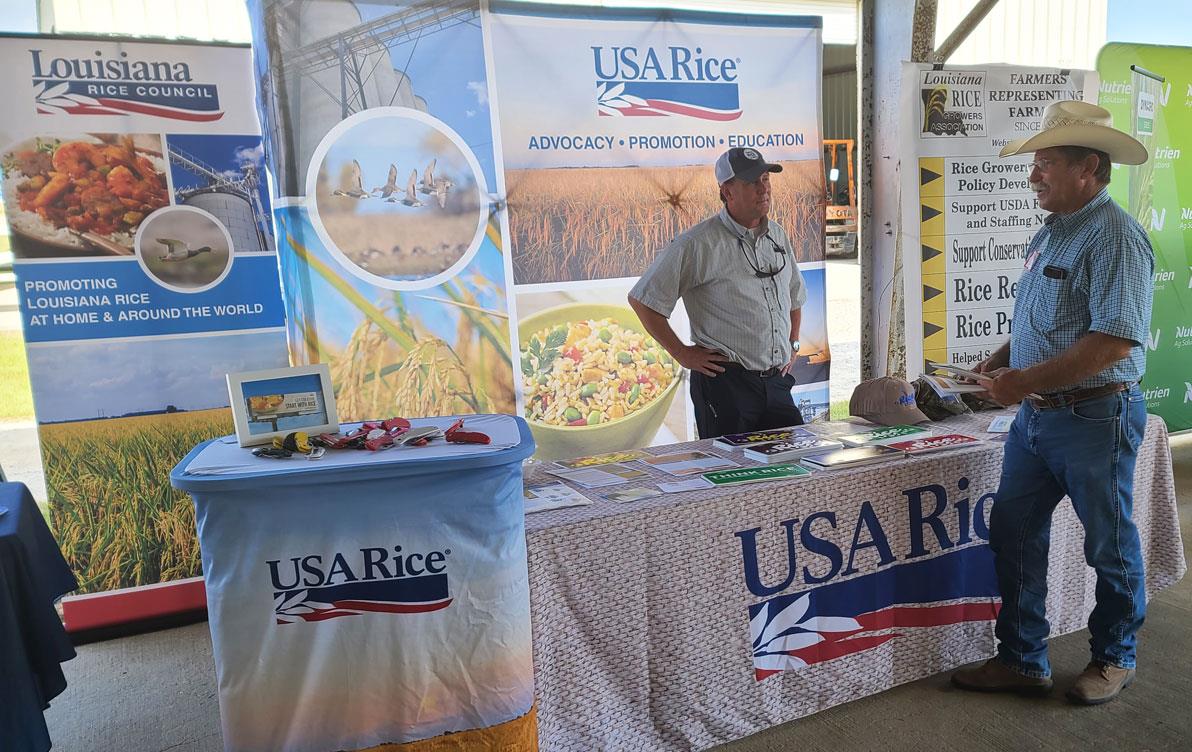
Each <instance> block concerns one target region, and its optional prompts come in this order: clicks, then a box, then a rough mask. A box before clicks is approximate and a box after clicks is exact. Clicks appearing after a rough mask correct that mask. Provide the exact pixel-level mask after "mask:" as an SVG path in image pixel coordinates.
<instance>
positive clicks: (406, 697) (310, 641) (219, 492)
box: [170, 415, 536, 752]
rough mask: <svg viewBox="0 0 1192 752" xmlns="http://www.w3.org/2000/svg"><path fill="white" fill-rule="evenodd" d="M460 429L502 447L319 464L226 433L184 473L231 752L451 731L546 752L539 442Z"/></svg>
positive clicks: (488, 744)
mask: <svg viewBox="0 0 1192 752" xmlns="http://www.w3.org/2000/svg"><path fill="white" fill-rule="evenodd" d="M452 421H453V419H452V418H425V419H421V420H413V421H411V422H412V423H413V424H414V426H415V427H419V426H426V425H434V426H437V427H438V428H447V427H448V426H450V425H451V423H452ZM465 421H466V422H465V429H466V430H468V431H478V432H483V433H485V434H487V435H488V436H490V437H491V439H492V442H491V443H490V444H487V445H476V444H467V445H464V444H459V445H457V444H444V443H443V442H442V441H435V442H433V443H432V444H430V445H428V446H425V447H396V448H392V449H387V450H384V451H380V452H369V451H363V450H361V451H355V450H328V451H327V453H326V454H325V455H324V456H323V457H322V458H321V459H316V460H308V459H306V458H305V457H304V456H302V455H296V456H294V457H291V458H288V459H264V458H258V457H254V456H253V455H252V454H251V453H250V452H249V451H248V450H246V449H242V448H240V447H238V446H237V445H236V443H235V438H234V437H230V438H228V439H215V440H213V441H209V442H206V443H204V444H200V445H199V446H198V447H196V448H195V449H194V450H193V451H192V452H191V453H190V454H189V455H187V456H186V457H185V458H184V459H183V460H182V462H180V463H179V464H178V466H177V467H175V468H174V471H173V473H171V475H170V481H171V482H172V483H173V484H174V485H175V486H176V487H178V488H181V489H184V490H186V491H189V492H190V494H191V495H192V496H193V497H194V501H195V518H196V524H197V527H198V533H199V544H200V546H201V548H202V555H203V579H204V582H205V583H206V588H207V604H208V610H209V613H210V621H211V641H212V648H213V652H214V657H215V669H216V680H217V683H218V689H219V711H220V720H221V723H222V726H223V741H224V748H225V749H227V750H288V752H326V750H349V749H364V748H373V747H376V746H378V745H388V744H402V745H403V746H402V747H401V749H402V750H403V752H406V751H409V752H417V751H418V750H424V749H425V750H429V749H436V750H437V749H442V748H444V747H441V746H440V745H439V742H437V741H436V740H437V739H440V737H442V735H444V734H448V733H450V734H452V736H451V743H455V744H458V745H460V746H458V747H453V748H460V749H471V748H475V749H489V748H491V749H502V750H517V751H518V752H530V750H533V749H534V747H535V742H536V737H535V726H534V713H533V708H532V705H533V699H534V690H533V669H532V658H531V652H530V613H529V584H528V583H527V581H526V554H525V534H524V528H523V524H522V522H523V516H522V505H521V496H522V461H523V460H524V459H525V458H526V457H528V456H529V455H530V454H531V453H532V452H533V451H534V440H533V439H532V438H531V436H530V433H529V429H528V427H527V426H526V424H525V421H523V420H522V419H520V418H514V417H512V416H507V415H475V416H468V417H467V418H466V419H465ZM406 745H408V746H406Z"/></svg>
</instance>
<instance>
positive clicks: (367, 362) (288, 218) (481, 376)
mask: <svg viewBox="0 0 1192 752" xmlns="http://www.w3.org/2000/svg"><path fill="white" fill-rule="evenodd" d="M275 221H276V224H277V227H278V228H279V232H278V239H279V243H280V246H281V247H282V248H283V249H287V250H286V252H283V253H282V254H281V273H282V280H283V284H284V285H285V287H286V289H288V290H297V291H301V292H300V294H296V295H294V296H293V297H292V298H291V299H290V300H289V301H288V302H287V304H288V306H289V307H290V310H289V312H288V316H287V326H288V327H289V332H288V339H289V343H290V359H291V361H292V362H293V363H294V364H295V365H297V364H313V363H327V364H328V366H329V367H330V369H331V377H332V382H333V385H334V390H335V400H336V411H337V413H338V415H339V419H340V421H341V422H343V423H348V422H353V421H360V420H370V419H383V418H388V417H393V416H401V417H405V418H416V417H427V416H436V415H468V414H476V413H513V412H514V411H515V409H516V408H515V404H516V401H515V396H514V388H515V386H514V382H513V359H512V356H511V354H510V336H509V314H508V310H507V308H508V301H507V298H506V293H505V283H504V259H503V256H502V252H501V243H500V234H499V233H498V232H497V229H496V227H495V225H489V226H488V227H487V230H486V235H485V238H484V240H483V242H482V243H481V244H480V247H479V249H478V251H477V252H476V255H475V256H474V257H472V259H471V261H469V262H468V264H467V265H465V266H464V267H463V268H462V269H461V270H460V272H459V273H458V274H456V275H454V276H453V277H452V278H451V279H449V280H447V281H445V282H443V283H441V284H439V285H437V286H434V287H428V288H425V289H423V290H418V291H398V290H393V289H389V288H385V287H378V286H376V285H373V284H370V283H368V282H367V281H365V280H363V279H361V278H360V277H359V276H358V275H355V274H353V273H351V272H350V271H349V270H346V269H344V268H343V266H342V265H341V264H340V263H339V262H338V260H337V258H336V257H335V256H334V255H333V254H331V253H330V251H329V250H328V249H327V248H325V247H324V246H323V245H322V244H321V242H320V240H319V238H318V236H317V234H316V233H315V231H314V229H313V227H312V225H311V222H310V219H309V216H308V214H307V212H306V211H305V210H304V209H302V208H301V207H282V208H279V209H277V210H276V211H275Z"/></svg>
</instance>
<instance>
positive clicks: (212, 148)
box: [166, 134, 269, 212]
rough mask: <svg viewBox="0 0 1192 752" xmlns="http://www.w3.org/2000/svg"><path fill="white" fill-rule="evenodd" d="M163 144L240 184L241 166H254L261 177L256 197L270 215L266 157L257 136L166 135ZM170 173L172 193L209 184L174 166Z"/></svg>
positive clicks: (188, 171)
mask: <svg viewBox="0 0 1192 752" xmlns="http://www.w3.org/2000/svg"><path fill="white" fill-rule="evenodd" d="M166 141H167V142H168V143H169V144H170V145H171V146H178V147H179V148H181V149H182V150H183V151H184V152H186V153H187V154H189V155H190V156H192V157H194V158H195V159H197V160H199V161H200V162H203V163H204V164H206V165H208V166H210V167H214V168H215V170H216V171H218V172H221V173H223V174H224V176H225V177H227V178H228V179H230V180H239V179H241V178H242V177H243V176H244V175H243V173H242V172H241V170H240V167H241V165H245V164H252V165H255V166H256V168H257V171H258V174H259V175H260V185H259V187H258V188H257V195H259V196H260V198H261V206H263V207H264V208H265V211H266V212H268V211H269V186H268V184H267V182H266V180H265V172H264V164H265V153H264V149H263V147H262V146H261V137H260V136H229V135H216V134H205V135H188V136H183V135H174V134H168V135H167V136H166ZM170 173H171V177H172V179H173V181H174V190H175V191H177V190H179V189H183V188H196V187H199V186H205V185H207V183H208V181H207V179H206V178H202V177H199V176H198V175H196V174H195V173H193V172H191V171H190V170H187V169H184V168H182V167H179V166H178V165H176V164H173V163H171V164H170Z"/></svg>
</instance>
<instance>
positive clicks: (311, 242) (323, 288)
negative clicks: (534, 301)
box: [274, 207, 506, 347]
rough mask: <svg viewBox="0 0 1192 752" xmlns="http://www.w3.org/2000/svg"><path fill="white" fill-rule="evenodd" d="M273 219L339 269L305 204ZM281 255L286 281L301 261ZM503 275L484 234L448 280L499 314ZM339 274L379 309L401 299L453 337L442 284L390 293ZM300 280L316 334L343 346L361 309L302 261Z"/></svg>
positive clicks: (454, 313)
mask: <svg viewBox="0 0 1192 752" xmlns="http://www.w3.org/2000/svg"><path fill="white" fill-rule="evenodd" d="M274 218H275V221H276V222H277V225H278V228H279V232H282V233H285V232H288V233H291V234H293V236H294V238H295V239H296V240H297V241H298V242H300V243H301V244H302V245H303V246H304V247H305V248H306V250H307V251H308V252H310V254H311V255H312V256H313V257H314V258H316V259H318V260H319V261H321V262H323V263H324V264H326V265H328V266H329V267H331V268H332V269H339V268H342V267H340V265H339V262H338V261H336V260H335V259H334V257H332V256H331V254H330V253H328V252H327V251H326V250H325V249H324V248H323V246H322V244H321V243H320V242H319V237H318V235H316V234H315V231H314V228H313V227H312V226H311V224H310V221H309V219H308V218H307V213H306V210H305V209H302V208H299V207H282V208H279V209H278V210H277V211H275V212H274ZM280 260H281V263H282V276H283V278H284V279H285V280H286V281H287V284H288V283H289V280H291V279H292V277H293V275H294V271H295V270H294V268H293V267H294V265H296V264H297V265H302V261H301V260H300V259H298V258H297V257H295V256H293V255H291V254H283V255H282V256H281V259H280ZM504 275H505V271H504V260H503V258H502V256H501V254H500V252H498V251H497V249H496V247H495V246H494V245H493V244H492V241H491V240H489V239H488V238H487V237H485V238H484V240H483V241H482V242H481V244H480V248H479V249H478V250H477V251H476V255H475V256H474V257H473V258H472V261H471V262H470V263H469V264H468V265H467V267H466V268H465V269H464V271H463V273H461V274H460V275H458V276H456V277H454V278H453V279H452V280H451V284H454V285H459V286H462V287H464V288H466V289H467V290H468V291H469V292H471V293H472V295H474V296H475V298H476V303H477V305H479V306H480V307H482V308H486V309H489V310H492V311H499V312H500V313H502V314H504V313H505V306H506V303H505V295H504V293H503V291H502V290H501V288H500V287H498V284H499V283H500V280H502V279H504ZM340 276H341V278H342V279H343V280H344V281H345V282H347V283H348V284H349V285H351V286H352V288H353V289H354V290H355V291H356V292H358V293H360V294H361V295H362V296H364V298H365V299H367V300H369V301H370V302H372V303H373V304H374V305H376V306H377V307H379V308H381V309H382V310H386V311H388V310H390V309H391V308H392V307H393V305H394V303H397V302H400V304H401V305H402V306H404V307H405V309H406V311H407V312H408V313H409V314H410V316H411V317H412V318H414V319H417V320H418V321H419V323H421V324H422V325H423V326H424V327H426V329H428V330H429V331H430V333H431V334H433V335H435V336H436V337H439V338H440V339H443V340H446V341H448V342H454V341H455V337H456V327H457V326H458V325H459V318H460V312H459V309H458V308H456V307H455V306H453V305H444V304H443V303H442V302H441V301H443V300H447V299H448V298H447V295H446V293H445V292H444V290H443V286H442V285H440V286H438V287H429V288H427V289H425V290H418V291H413V292H394V291H391V290H383V289H381V288H379V287H376V286H375V285H372V284H370V283H368V282H365V281H364V280H362V279H359V278H357V277H355V276H353V275H352V274H350V273H349V272H348V271H347V270H343V272H342V273H341V275H340ZM302 284H303V285H309V288H310V295H309V297H310V299H311V300H313V301H316V306H317V309H318V313H317V322H318V331H319V336H320V337H322V338H325V339H328V340H330V342H331V344H332V346H334V347H342V346H344V345H345V344H346V343H347V342H348V340H350V339H351V337H352V332H353V330H355V329H356V327H357V326H358V325H359V324H360V321H361V319H362V314H361V313H360V311H359V309H357V308H356V307H355V306H354V305H352V303H351V302H350V301H348V300H347V299H345V298H344V297H343V296H342V295H341V294H340V293H339V292H338V291H337V290H336V289H335V288H334V287H332V286H331V285H330V284H329V283H328V282H327V281H326V280H324V279H323V278H322V277H321V276H319V275H318V274H314V273H310V272H309V270H308V269H306V268H305V267H304V265H303V269H302ZM496 323H497V325H498V327H500V328H504V327H505V326H506V321H505V320H504V319H500V320H497V321H496Z"/></svg>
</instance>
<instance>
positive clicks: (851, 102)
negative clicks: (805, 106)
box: [823, 44, 857, 140]
mask: <svg viewBox="0 0 1192 752" xmlns="http://www.w3.org/2000/svg"><path fill="white" fill-rule="evenodd" d="M823 87H824V91H823V99H824V138H851V139H854V140H855V139H856V138H857V47H856V45H852V44H826V45H824V82H823Z"/></svg>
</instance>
